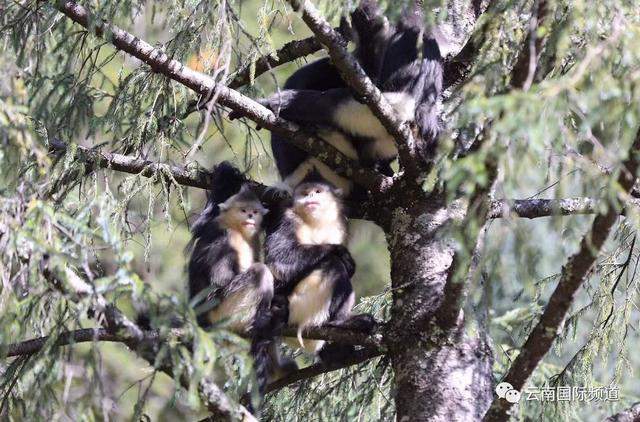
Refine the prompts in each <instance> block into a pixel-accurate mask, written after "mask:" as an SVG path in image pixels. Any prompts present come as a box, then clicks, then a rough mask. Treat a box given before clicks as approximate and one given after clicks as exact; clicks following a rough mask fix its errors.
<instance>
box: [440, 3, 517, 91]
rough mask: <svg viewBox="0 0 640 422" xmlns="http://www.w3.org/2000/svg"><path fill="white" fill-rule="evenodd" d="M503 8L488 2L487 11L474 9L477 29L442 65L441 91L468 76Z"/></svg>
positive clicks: (498, 4)
mask: <svg viewBox="0 0 640 422" xmlns="http://www.w3.org/2000/svg"><path fill="white" fill-rule="evenodd" d="M503 7H504V6H501V5H500V2H498V1H489V6H488V8H487V10H485V11H482V10H481V8H480V7H478V8H476V9H475V10H476V11H477V12H476V13H477V20H478V22H477V23H476V26H477V28H476V29H475V30H474V31H473V33H472V34H471V37H469V40H468V41H467V42H466V44H465V45H464V46H463V47H462V48H461V49H460V51H459V52H458V54H456V55H455V56H454V57H452V58H451V59H449V60H447V61H446V62H445V63H444V72H443V81H442V86H443V89H447V88H449V87H450V86H452V85H455V84H457V83H460V82H462V81H463V80H465V79H466V78H467V77H468V76H469V71H470V70H471V67H472V65H473V63H474V61H475V60H476V58H477V57H478V54H480V49H482V46H483V45H484V43H485V42H486V41H487V37H488V34H489V33H490V32H491V25H492V24H493V23H494V19H495V17H496V16H499V14H500V13H501V11H502V9H503ZM483 15H484V16H483Z"/></svg>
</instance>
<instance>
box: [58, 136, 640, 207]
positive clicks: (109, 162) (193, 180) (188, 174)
mask: <svg viewBox="0 0 640 422" xmlns="http://www.w3.org/2000/svg"><path fill="white" fill-rule="evenodd" d="M70 147H71V146H69V145H67V144H65V143H63V142H60V141H53V142H51V144H50V148H51V149H52V151H53V152H55V153H64V152H65V151H67V149H68V148H70ZM73 148H74V151H75V157H74V159H76V160H80V161H83V162H85V163H86V164H87V165H88V166H89V167H91V168H94V167H95V168H105V169H112V170H117V171H121V172H124V173H131V174H141V175H142V176H144V177H154V176H156V175H158V174H162V175H166V174H167V173H169V175H170V176H171V178H170V180H175V181H176V182H177V183H179V184H181V185H183V186H190V187H194V188H200V189H209V188H210V187H211V173H209V171H208V170H206V169H202V168H194V169H187V168H185V167H181V166H175V165H170V164H164V163H159V162H157V161H151V160H144V159H141V158H136V157H131V156H129V155H123V154H115V153H108V152H101V151H97V150H93V149H90V148H86V147H82V146H75V145H74V146H73ZM248 182H249V183H250V184H251V187H252V189H254V190H255V191H256V192H257V193H258V194H260V195H262V194H263V193H264V192H265V191H266V190H267V186H265V185H263V184H261V183H260V182H256V181H255V180H248ZM627 203H628V205H630V206H636V207H637V206H640V199H639V198H629V200H628V202H627ZM601 206H602V202H601V201H600V200H598V199H594V198H563V199H498V200H494V201H491V209H490V211H489V215H488V218H492V219H495V218H529V219H533V218H541V217H550V216H554V215H586V214H595V213H596V212H597V211H598V209H599V208H600V207H601ZM359 211H361V210H360V209H358V208H355V209H354V210H353V211H351V212H350V216H351V217H352V218H362V214H361V213H359Z"/></svg>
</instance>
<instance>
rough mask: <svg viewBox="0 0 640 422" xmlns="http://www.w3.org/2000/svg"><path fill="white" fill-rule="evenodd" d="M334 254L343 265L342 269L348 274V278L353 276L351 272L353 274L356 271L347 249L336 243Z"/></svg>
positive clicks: (354, 263)
mask: <svg viewBox="0 0 640 422" xmlns="http://www.w3.org/2000/svg"><path fill="white" fill-rule="evenodd" d="M334 254H335V255H336V256H337V257H338V259H339V260H340V262H341V263H342V265H343V266H344V269H345V271H346V272H347V274H348V275H349V278H351V277H353V274H355V272H356V262H355V261H354V260H353V257H352V256H351V253H350V252H349V249H347V248H346V247H344V246H342V245H336V248H335V250H334Z"/></svg>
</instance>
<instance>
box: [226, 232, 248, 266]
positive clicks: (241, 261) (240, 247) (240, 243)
mask: <svg viewBox="0 0 640 422" xmlns="http://www.w3.org/2000/svg"><path fill="white" fill-rule="evenodd" d="M228 234H229V244H230V245H231V247H232V248H233V249H234V250H235V251H236V253H237V254H238V267H239V269H240V271H241V272H244V271H247V270H248V269H249V267H250V266H251V264H253V263H254V261H255V256H254V253H253V247H252V245H251V243H250V242H248V241H247V240H246V239H245V238H244V236H242V235H241V234H240V233H238V232H237V231H235V230H229V232H228Z"/></svg>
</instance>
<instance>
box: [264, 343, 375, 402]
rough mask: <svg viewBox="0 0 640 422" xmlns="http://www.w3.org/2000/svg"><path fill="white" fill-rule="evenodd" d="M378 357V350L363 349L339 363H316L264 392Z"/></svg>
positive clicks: (284, 378) (274, 384) (273, 384)
mask: <svg viewBox="0 0 640 422" xmlns="http://www.w3.org/2000/svg"><path fill="white" fill-rule="evenodd" d="M380 355H382V352H381V351H380V350H378V349H375V348H374V349H371V348H364V349H361V350H357V351H355V352H354V353H351V354H350V355H349V357H348V358H347V359H345V360H343V361H341V362H335V363H322V362H321V363H316V364H314V365H311V366H308V367H306V368H302V369H300V370H299V371H295V372H293V373H291V374H289V375H286V376H284V377H282V378H280V379H277V380H275V381H273V382H271V383H269V385H267V389H266V392H267V393H271V392H274V391H277V390H280V389H281V388H284V387H286V386H288V385H291V384H293V383H295V382H298V381H302V380H306V379H309V378H313V377H316V376H318V375H322V374H325V373H327V372H332V371H337V370H338V369H343V368H347V367H349V366H352V365H357V364H359V363H362V362H365V361H367V360H370V359H373V358H375V357H377V356H380Z"/></svg>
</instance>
